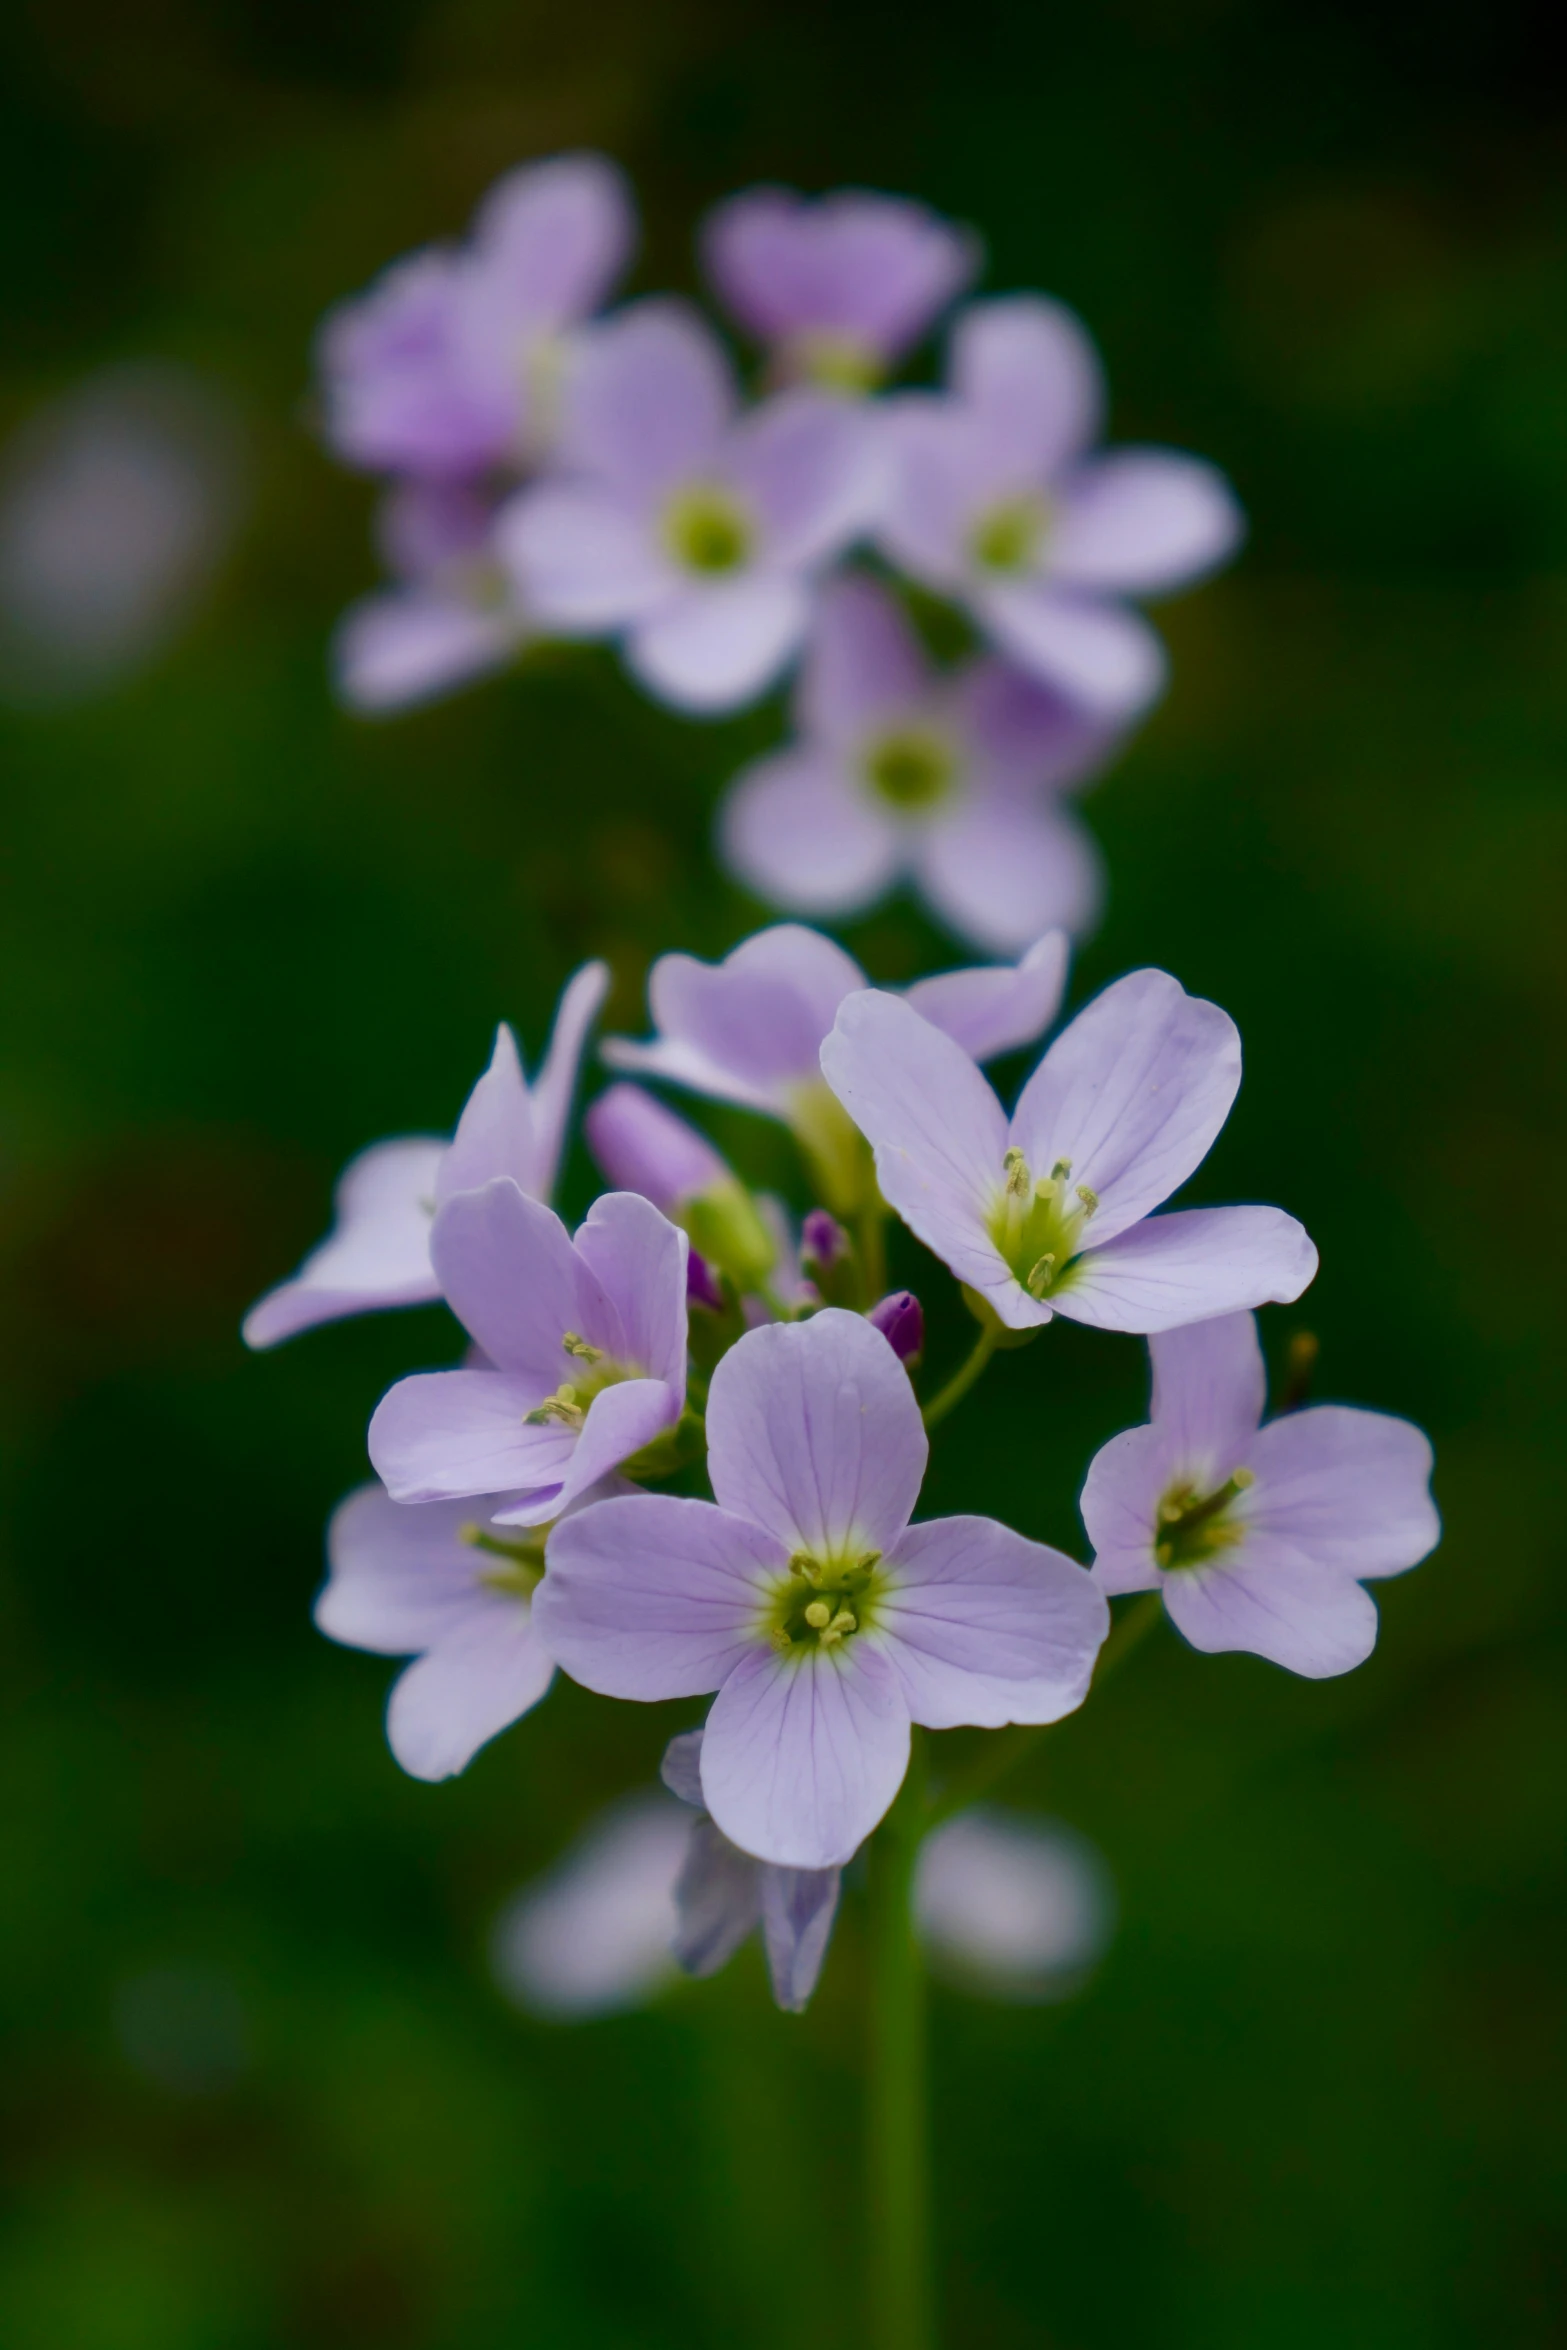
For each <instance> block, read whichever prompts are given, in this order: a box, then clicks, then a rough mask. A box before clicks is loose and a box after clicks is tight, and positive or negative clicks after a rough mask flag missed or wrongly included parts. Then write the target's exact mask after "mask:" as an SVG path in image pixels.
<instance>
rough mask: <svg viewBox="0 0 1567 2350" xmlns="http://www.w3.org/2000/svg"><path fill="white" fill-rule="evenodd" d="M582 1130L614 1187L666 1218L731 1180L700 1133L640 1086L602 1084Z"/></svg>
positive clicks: (718, 1158)
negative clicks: (638, 1195)
mask: <svg viewBox="0 0 1567 2350" xmlns="http://www.w3.org/2000/svg"><path fill="white" fill-rule="evenodd" d="M582 1126H583V1132H584V1133H585V1134H586V1136H587V1140H588V1147H589V1149H590V1150H591V1151H592V1153H593V1156H594V1157H595V1158H596V1159H597V1161H598V1163H599V1165H600V1166H601V1167H602V1168H603V1170H604V1173H605V1174H606V1175H607V1176H608V1178H609V1180H610V1182H611V1183H612V1184H613V1185H614V1187H615V1189H616V1190H617V1191H637V1192H640V1193H641V1195H642V1197H643V1198H644V1199H646V1200H651V1201H652V1203H653V1205H654V1207H656V1208H658V1209H659V1210H660V1211H661V1212H662V1213H663V1214H664V1215H666V1216H673V1215H675V1214H677V1213H678V1212H679V1211H680V1210H681V1209H683V1208H684V1207H685V1206H686V1204H687V1202H688V1201H690V1200H693V1199H695V1198H697V1197H698V1196H699V1195H700V1194H701V1193H702V1192H704V1191H712V1190H716V1189H717V1188H718V1187H719V1186H720V1185H722V1184H732V1183H734V1182H735V1180H736V1178H735V1177H734V1176H733V1175H732V1174H731V1173H730V1171H729V1168H728V1167H727V1166H726V1165H725V1163H724V1161H723V1160H722V1159H721V1158H720V1157H719V1155H718V1153H717V1151H715V1150H714V1148H713V1146H712V1144H711V1143H710V1142H709V1141H708V1139H707V1136H706V1135H705V1134H701V1133H699V1132H698V1130H697V1129H696V1127H694V1126H689V1125H687V1123H686V1121H685V1119H684V1118H677V1117H676V1115H675V1113H674V1111H673V1110H669V1109H666V1108H665V1106H664V1104H663V1103H662V1102H661V1101H659V1100H658V1099H657V1098H656V1096H655V1095H653V1094H650V1093H648V1092H646V1091H644V1089H643V1088H642V1087H641V1086H640V1085H610V1086H606V1088H605V1089H604V1091H603V1092H602V1093H601V1094H600V1095H599V1096H598V1098H597V1099H596V1100H595V1101H593V1102H591V1103H590V1104H589V1106H588V1109H587V1112H586V1114H585V1115H584V1117H583V1121H582Z"/></svg>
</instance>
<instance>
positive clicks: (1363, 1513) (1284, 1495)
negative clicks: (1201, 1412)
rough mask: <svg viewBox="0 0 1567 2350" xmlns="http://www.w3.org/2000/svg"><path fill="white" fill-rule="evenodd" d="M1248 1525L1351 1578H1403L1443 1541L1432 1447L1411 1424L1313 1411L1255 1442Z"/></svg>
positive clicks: (1250, 1455) (1293, 1416)
mask: <svg viewBox="0 0 1567 2350" xmlns="http://www.w3.org/2000/svg"><path fill="white" fill-rule="evenodd" d="M1246 1463H1247V1465H1248V1467H1250V1468H1251V1469H1252V1470H1253V1471H1254V1472H1255V1475H1256V1479H1257V1482H1256V1485H1255V1487H1254V1488H1253V1490H1252V1492H1251V1494H1250V1496H1249V1511H1248V1515H1249V1518H1250V1523H1251V1525H1252V1527H1253V1528H1254V1529H1255V1535H1256V1537H1257V1538H1258V1539H1262V1538H1266V1537H1275V1538H1277V1539H1278V1540H1280V1541H1282V1542H1287V1543H1289V1544H1291V1545H1292V1546H1293V1548H1294V1549H1296V1550H1298V1551H1299V1552H1301V1553H1302V1554H1303V1556H1305V1557H1306V1558H1309V1559H1311V1560H1313V1561H1314V1562H1315V1561H1320V1562H1321V1564H1322V1565H1324V1566H1330V1567H1333V1568H1335V1569H1338V1570H1340V1571H1341V1572H1343V1573H1345V1574H1349V1575H1354V1576H1357V1577H1358V1576H1363V1575H1401V1574H1403V1573H1404V1571H1405V1569H1406V1568H1409V1567H1413V1566H1417V1565H1418V1564H1419V1562H1420V1561H1421V1559H1423V1558H1424V1557H1425V1556H1426V1555H1427V1553H1428V1552H1429V1551H1432V1550H1434V1549H1435V1548H1436V1546H1437V1544H1438V1542H1439V1541H1440V1540H1441V1538H1442V1521H1441V1519H1440V1518H1439V1517H1438V1516H1437V1513H1436V1504H1435V1503H1434V1502H1433V1501H1432V1499H1431V1491H1430V1478H1431V1446H1430V1443H1429V1441H1428V1440H1427V1438H1426V1436H1425V1435H1424V1433H1423V1432H1422V1431H1421V1430H1420V1429H1419V1428H1417V1427H1415V1425H1414V1423H1413V1422H1412V1421H1410V1420H1398V1419H1394V1418H1393V1417H1392V1416H1391V1414H1389V1413H1387V1412H1364V1411H1356V1410H1354V1409H1353V1408H1352V1407H1351V1406H1349V1405H1347V1404H1317V1405H1315V1406H1314V1407H1313V1408H1312V1409H1311V1410H1310V1411H1304V1412H1291V1413H1289V1414H1287V1415H1286V1417H1285V1418H1283V1419H1282V1420H1274V1421H1273V1422H1272V1423H1271V1424H1270V1425H1269V1426H1268V1427H1266V1428H1264V1429H1263V1430H1262V1431H1261V1433H1260V1434H1258V1435H1256V1436H1254V1437H1253V1438H1252V1440H1251V1445H1250V1449H1249V1451H1248V1452H1247V1454H1246Z"/></svg>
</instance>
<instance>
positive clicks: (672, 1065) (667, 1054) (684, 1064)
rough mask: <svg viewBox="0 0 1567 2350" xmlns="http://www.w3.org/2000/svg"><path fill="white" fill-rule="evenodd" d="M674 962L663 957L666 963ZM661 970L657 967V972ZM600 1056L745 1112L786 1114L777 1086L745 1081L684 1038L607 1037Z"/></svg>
mask: <svg viewBox="0 0 1567 2350" xmlns="http://www.w3.org/2000/svg"><path fill="white" fill-rule="evenodd" d="M673 959H675V958H672V957H669V956H662V957H660V961H663V962H667V961H671V960H673ZM679 959H680V960H682V961H689V960H690V959H691V958H689V957H681V958H679ZM657 968H658V965H657V964H655V965H654V969H655V971H656V970H657ZM599 1053H600V1057H601V1059H603V1060H604V1061H606V1062H607V1063H608V1065H609V1066H610V1068H611V1069H627V1070H630V1071H631V1073H632V1074H633V1075H634V1076H637V1077H662V1078H666V1079H667V1080H668V1082H669V1083H670V1084H671V1085H684V1086H687V1087H689V1089H690V1091H691V1092H692V1093H705V1094H709V1095H711V1096H712V1098H713V1099H714V1100H715V1101H721V1102H738V1103H739V1105H740V1107H741V1108H742V1109H745V1110H760V1111H762V1112H763V1113H764V1114H765V1115H766V1116H768V1117H770V1118H778V1117H782V1116H783V1114H784V1108H785V1104H784V1100H783V1098H782V1090H781V1089H780V1087H779V1086H778V1084H777V1083H776V1082H775V1083H773V1084H759V1083H756V1082H753V1081H752V1080H750V1079H748V1078H744V1077H742V1076H740V1074H739V1073H738V1071H736V1070H734V1069H731V1068H729V1067H727V1066H726V1065H725V1063H724V1062H722V1061H721V1060H717V1059H715V1058H714V1057H713V1055H712V1054H710V1053H708V1052H706V1051H704V1050H703V1048H702V1047H701V1046H700V1045H697V1044H693V1043H691V1042H690V1041H689V1040H687V1039H686V1038H684V1037H668V1036H659V1037H654V1038H652V1039H651V1040H650V1041H649V1042H647V1043H645V1044H644V1043H639V1042H637V1041H636V1039H635V1038H633V1037H629V1036H606V1037H605V1039H604V1041H603V1043H602V1045H601V1046H600V1047H599Z"/></svg>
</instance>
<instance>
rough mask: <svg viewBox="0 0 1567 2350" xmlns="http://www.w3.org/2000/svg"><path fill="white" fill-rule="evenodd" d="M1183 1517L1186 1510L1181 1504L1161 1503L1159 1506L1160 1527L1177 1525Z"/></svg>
mask: <svg viewBox="0 0 1567 2350" xmlns="http://www.w3.org/2000/svg"><path fill="white" fill-rule="evenodd" d="M1185 1515H1186V1510H1185V1507H1184V1505H1183V1504H1182V1503H1181V1502H1178V1501H1162V1502H1160V1504H1159V1523H1160V1524H1161V1525H1162V1526H1174V1525H1178V1524H1179V1523H1180V1521H1181V1519H1182V1518H1184V1517H1185Z"/></svg>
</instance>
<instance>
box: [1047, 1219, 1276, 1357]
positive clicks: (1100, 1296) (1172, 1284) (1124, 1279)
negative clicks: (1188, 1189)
mask: <svg viewBox="0 0 1567 2350" xmlns="http://www.w3.org/2000/svg"><path fill="white" fill-rule="evenodd" d="M1316 1270H1317V1252H1316V1250H1315V1248H1313V1246H1312V1244H1311V1242H1310V1240H1309V1239H1308V1238H1307V1236H1306V1233H1305V1231H1304V1230H1303V1228H1302V1227H1301V1226H1300V1225H1299V1224H1298V1223H1297V1222H1296V1221H1295V1218H1294V1217H1293V1216H1286V1215H1285V1213H1284V1211H1283V1209H1282V1208H1185V1209H1182V1210H1180V1211H1179V1212H1178V1213H1176V1214H1174V1215H1169V1216H1150V1217H1147V1218H1145V1220H1144V1221H1143V1222H1142V1223H1141V1224H1134V1225H1133V1226H1132V1228H1131V1230H1130V1231H1129V1232H1122V1233H1120V1234H1119V1235H1118V1236H1117V1237H1116V1238H1115V1239H1114V1240H1112V1241H1110V1242H1108V1243H1107V1244H1106V1246H1105V1247H1103V1248H1093V1249H1090V1250H1088V1251H1087V1253H1086V1254H1085V1255H1083V1256H1082V1257H1080V1258H1079V1259H1078V1260H1077V1263H1076V1264H1075V1265H1074V1266H1073V1268H1072V1278H1071V1280H1070V1281H1069V1282H1068V1283H1067V1284H1066V1285H1065V1286H1064V1287H1063V1288H1061V1289H1058V1290H1055V1291H1052V1293H1051V1300H1050V1302H1051V1304H1052V1305H1053V1306H1054V1307H1055V1309H1056V1312H1057V1313H1058V1314H1065V1315H1066V1316H1067V1318H1068V1319H1069V1320H1070V1321H1073V1322H1088V1323H1090V1324H1092V1326H1093V1327H1094V1328H1095V1329H1097V1330H1137V1331H1143V1332H1153V1331H1159V1330H1174V1329H1177V1328H1179V1326H1180V1325H1181V1323H1183V1322H1207V1321H1211V1320H1212V1319H1213V1317H1214V1316H1215V1315H1216V1314H1233V1313H1237V1312H1239V1311H1240V1310H1241V1309H1242V1308H1244V1307H1247V1306H1262V1305H1289V1304H1291V1303H1293V1301H1294V1300H1295V1299H1296V1298H1297V1297H1299V1295H1300V1293H1301V1291H1302V1290H1303V1289H1304V1288H1305V1287H1306V1285H1307V1283H1308V1282H1309V1281H1310V1280H1311V1279H1312V1278H1313V1276H1314V1275H1315V1273H1316Z"/></svg>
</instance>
